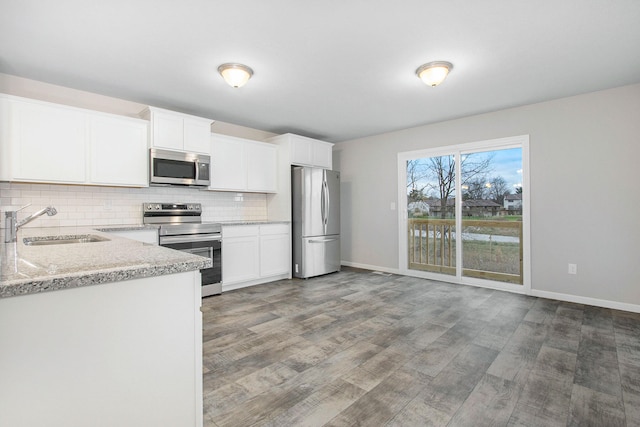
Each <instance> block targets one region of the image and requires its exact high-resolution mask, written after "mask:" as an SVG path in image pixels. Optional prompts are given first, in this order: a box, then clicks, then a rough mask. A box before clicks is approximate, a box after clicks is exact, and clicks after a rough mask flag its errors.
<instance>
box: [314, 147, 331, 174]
mask: <svg viewBox="0 0 640 427" xmlns="http://www.w3.org/2000/svg"><path fill="white" fill-rule="evenodd" d="M312 151H313V153H312V161H313V165H314V166H318V167H321V168H325V169H332V168H333V145H332V144H327V143H325V142H322V141H318V142H316V143H314V144H312Z"/></svg>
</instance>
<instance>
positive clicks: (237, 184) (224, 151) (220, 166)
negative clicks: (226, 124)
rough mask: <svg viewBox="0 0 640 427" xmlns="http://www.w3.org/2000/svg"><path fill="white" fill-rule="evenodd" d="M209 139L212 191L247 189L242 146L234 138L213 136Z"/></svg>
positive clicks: (240, 142)
mask: <svg viewBox="0 0 640 427" xmlns="http://www.w3.org/2000/svg"><path fill="white" fill-rule="evenodd" d="M210 138H211V163H212V165H213V166H212V168H211V169H212V171H211V185H210V187H209V188H210V189H212V190H236V191H244V190H245V189H246V187H247V166H246V163H245V157H244V144H243V143H242V141H240V140H238V139H236V138H229V137H225V136H223V135H213V136H211V137H210Z"/></svg>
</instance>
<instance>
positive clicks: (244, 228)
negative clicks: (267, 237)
mask: <svg viewBox="0 0 640 427" xmlns="http://www.w3.org/2000/svg"><path fill="white" fill-rule="evenodd" d="M259 230H260V226H258V225H238V226H231V227H229V226H227V227H222V237H223V238H225V237H245V236H257V235H258V232H259Z"/></svg>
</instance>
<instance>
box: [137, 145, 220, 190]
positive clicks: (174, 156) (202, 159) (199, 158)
mask: <svg viewBox="0 0 640 427" xmlns="http://www.w3.org/2000/svg"><path fill="white" fill-rule="evenodd" d="M149 153H150V159H149V184H150V185H183V186H190V187H208V186H209V183H210V182H211V181H210V176H211V157H209V156H207V155H205V154H196V153H185V152H182V151H170V150H160V149H157V148H151V149H150V150H149Z"/></svg>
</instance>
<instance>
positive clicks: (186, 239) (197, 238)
mask: <svg viewBox="0 0 640 427" xmlns="http://www.w3.org/2000/svg"><path fill="white" fill-rule="evenodd" d="M220 240H222V236H220V235H219V234H194V235H190V236H162V237H160V245H168V244H172V243H195V242H212V241H215V242H219V241H220Z"/></svg>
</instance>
